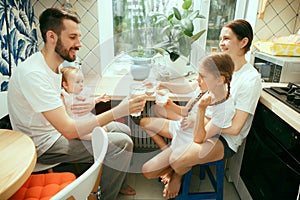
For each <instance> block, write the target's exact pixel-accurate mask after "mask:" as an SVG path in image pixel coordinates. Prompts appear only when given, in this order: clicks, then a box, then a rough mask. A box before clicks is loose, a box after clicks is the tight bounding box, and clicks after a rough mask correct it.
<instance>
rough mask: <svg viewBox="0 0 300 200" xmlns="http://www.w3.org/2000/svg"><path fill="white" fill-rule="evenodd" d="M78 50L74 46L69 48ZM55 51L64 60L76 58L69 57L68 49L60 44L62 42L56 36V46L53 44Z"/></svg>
mask: <svg viewBox="0 0 300 200" xmlns="http://www.w3.org/2000/svg"><path fill="white" fill-rule="evenodd" d="M73 49H74V50H79V48H78V47H74V48H70V50H73ZM55 52H56V53H57V54H58V55H59V56H60V57H62V58H63V59H64V60H66V61H68V62H74V61H75V59H76V56H74V57H71V56H70V54H69V51H68V50H67V49H65V48H64V46H63V45H62V42H61V40H60V38H58V40H57V43H56V46H55Z"/></svg>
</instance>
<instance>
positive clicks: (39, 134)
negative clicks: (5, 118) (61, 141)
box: [8, 52, 63, 156]
mask: <svg viewBox="0 0 300 200" xmlns="http://www.w3.org/2000/svg"><path fill="white" fill-rule="evenodd" d="M61 81H62V76H61V74H57V73H55V72H53V71H52V70H51V69H50V68H49V66H48V65H47V64H46V62H45V59H44V57H43V55H42V54H41V52H37V53H35V54H33V55H31V56H30V57H29V58H27V59H26V60H25V61H24V62H23V63H21V64H20V65H19V66H18V67H17V68H16V69H15V70H14V71H13V73H12V77H11V79H10V81H9V87H8V112H9V116H10V120H11V124H12V127H13V129H14V130H18V131H21V132H23V133H25V134H27V135H28V136H30V137H31V139H32V140H33V141H34V143H35V146H36V149H37V156H40V155H42V154H43V153H44V152H45V151H47V150H48V149H49V148H50V147H51V146H52V145H53V144H54V143H55V141H56V140H57V139H58V138H59V137H60V135H61V134H60V133H59V132H58V131H57V130H56V129H55V128H54V127H53V126H52V125H51V124H50V123H49V122H48V121H47V120H46V118H45V117H44V116H43V114H42V112H45V111H50V110H53V109H56V108H58V107H60V106H63V102H62V100H61V97H60V95H61Z"/></svg>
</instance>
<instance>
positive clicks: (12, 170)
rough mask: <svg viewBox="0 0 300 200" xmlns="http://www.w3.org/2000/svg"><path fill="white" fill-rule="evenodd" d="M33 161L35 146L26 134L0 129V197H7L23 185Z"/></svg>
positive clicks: (34, 161) (32, 166)
mask: <svg viewBox="0 0 300 200" xmlns="http://www.w3.org/2000/svg"><path fill="white" fill-rule="evenodd" d="M35 163H36V150H35V146H34V143H33V141H32V140H31V139H30V138H29V137H28V136H27V135H25V134H23V133H21V132H18V131H13V130H7V129H0V199H8V198H9V197H10V196H12V195H13V194H14V193H15V192H16V191H17V190H18V189H19V188H20V187H21V186H22V185H23V183H24V182H25V181H26V180H27V178H28V177H29V176H30V174H31V172H32V171H33V169H34V166H35Z"/></svg>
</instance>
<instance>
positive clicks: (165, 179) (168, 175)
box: [160, 172, 173, 184]
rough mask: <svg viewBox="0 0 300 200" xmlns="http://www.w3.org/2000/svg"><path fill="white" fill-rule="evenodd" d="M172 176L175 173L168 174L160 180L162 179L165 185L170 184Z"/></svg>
mask: <svg viewBox="0 0 300 200" xmlns="http://www.w3.org/2000/svg"><path fill="white" fill-rule="evenodd" d="M172 174H173V172H170V173H167V174H165V175H163V176H161V177H160V178H161V182H162V183H163V184H167V183H169V181H170V179H171V177H172Z"/></svg>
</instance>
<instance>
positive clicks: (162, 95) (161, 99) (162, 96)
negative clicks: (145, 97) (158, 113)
mask: <svg viewBox="0 0 300 200" xmlns="http://www.w3.org/2000/svg"><path fill="white" fill-rule="evenodd" d="M169 93H170V91H169V90H168V89H166V88H164V89H159V90H157V91H156V100H155V103H156V104H157V105H159V106H165V105H166V103H167V101H168V99H169Z"/></svg>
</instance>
